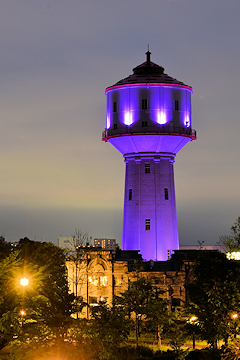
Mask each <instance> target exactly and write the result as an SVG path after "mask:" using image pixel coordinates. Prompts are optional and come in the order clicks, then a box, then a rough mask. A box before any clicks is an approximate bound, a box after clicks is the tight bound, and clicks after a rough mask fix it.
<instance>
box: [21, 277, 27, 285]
mask: <svg viewBox="0 0 240 360" xmlns="http://www.w3.org/2000/svg"><path fill="white" fill-rule="evenodd" d="M28 284H29V280H28V279H27V278H25V277H24V278H22V279H21V280H20V285H22V286H28Z"/></svg>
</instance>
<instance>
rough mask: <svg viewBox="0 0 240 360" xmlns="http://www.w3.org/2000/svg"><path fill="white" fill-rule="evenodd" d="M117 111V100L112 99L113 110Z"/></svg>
mask: <svg viewBox="0 0 240 360" xmlns="http://www.w3.org/2000/svg"><path fill="white" fill-rule="evenodd" d="M117 111H118V103H117V101H114V103H113V112H117Z"/></svg>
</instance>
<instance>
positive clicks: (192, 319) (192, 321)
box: [190, 316, 197, 349]
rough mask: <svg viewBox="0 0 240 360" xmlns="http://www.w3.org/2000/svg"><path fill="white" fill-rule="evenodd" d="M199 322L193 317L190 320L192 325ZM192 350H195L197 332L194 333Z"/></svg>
mask: <svg viewBox="0 0 240 360" xmlns="http://www.w3.org/2000/svg"><path fill="white" fill-rule="evenodd" d="M196 320H197V317H196V316H192V317H191V318H190V322H191V323H193V324H194V323H195V321H196ZM192 348H193V349H195V331H193V344H192Z"/></svg>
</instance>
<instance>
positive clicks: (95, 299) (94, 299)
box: [89, 296, 98, 305]
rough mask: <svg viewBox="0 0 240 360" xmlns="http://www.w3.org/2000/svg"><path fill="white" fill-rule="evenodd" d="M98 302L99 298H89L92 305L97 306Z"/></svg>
mask: <svg viewBox="0 0 240 360" xmlns="http://www.w3.org/2000/svg"><path fill="white" fill-rule="evenodd" d="M97 303H98V302H97V297H95V296H89V304H90V305H96V304H97Z"/></svg>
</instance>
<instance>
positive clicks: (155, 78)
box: [109, 50, 186, 87]
mask: <svg viewBox="0 0 240 360" xmlns="http://www.w3.org/2000/svg"><path fill="white" fill-rule="evenodd" d="M150 56H151V53H150V51H149V50H148V51H147V52H146V58H147V59H146V61H145V62H144V63H142V64H140V65H138V66H136V67H135V68H134V69H133V74H132V75H129V76H128V77H126V78H124V79H122V80H120V81H118V82H117V83H116V84H114V85H112V86H118V85H127V84H139V83H148V84H149V83H165V84H177V85H185V86H186V84H184V83H183V82H181V81H178V80H177V79H174V78H172V77H171V76H169V75H168V74H165V73H164V70H165V69H164V68H163V67H162V66H159V65H157V64H155V63H154V62H152V61H151V60H150ZM109 87H111V86H109Z"/></svg>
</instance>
